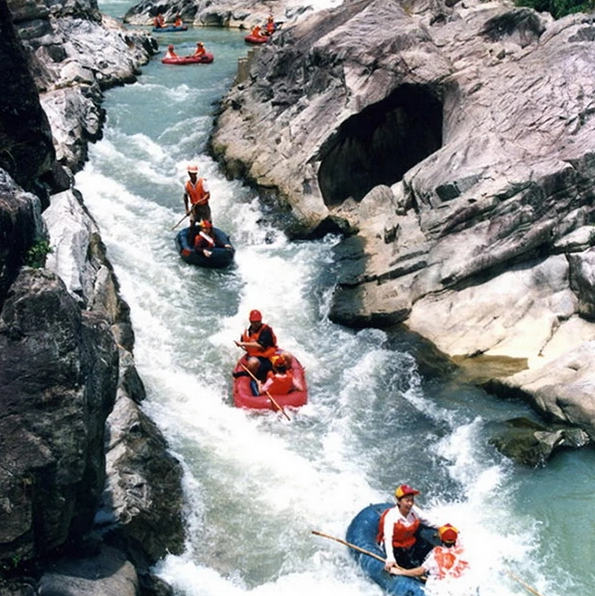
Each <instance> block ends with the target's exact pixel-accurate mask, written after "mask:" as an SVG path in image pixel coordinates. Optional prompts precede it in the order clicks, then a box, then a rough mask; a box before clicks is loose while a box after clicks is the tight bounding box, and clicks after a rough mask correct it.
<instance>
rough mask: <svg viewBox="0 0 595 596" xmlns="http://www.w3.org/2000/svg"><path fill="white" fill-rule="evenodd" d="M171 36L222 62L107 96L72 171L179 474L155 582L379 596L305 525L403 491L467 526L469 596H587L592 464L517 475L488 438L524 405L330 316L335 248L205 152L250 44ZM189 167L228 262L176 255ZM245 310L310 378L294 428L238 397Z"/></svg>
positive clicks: (568, 460)
mask: <svg viewBox="0 0 595 596" xmlns="http://www.w3.org/2000/svg"><path fill="white" fill-rule="evenodd" d="M120 6H123V7H124V4H122V5H120V4H117V5H116V4H110V7H112V8H111V9H113V10H119V7H120ZM125 6H128V4H126V5H125ZM113 7H116V8H113ZM111 9H110V10H111ZM124 11H125V8H123V10H122V11H120V14H122V13H123V12H124ZM114 14H116V13H114ZM172 36H175V38H174V39H175V44H176V49H177V50H178V49H179V48H185V47H187V48H188V50H189V52H188V53H190V51H191V48H193V47H194V44H195V43H196V41H198V39H200V40H202V41H204V42H205V44H206V46H207V49H208V50H209V51H212V52H213V53H214V55H215V61H214V62H213V64H210V65H194V66H185V67H175V66H174V67H171V66H165V65H162V64H161V63H160V61H159V57H156V58H155V59H154V60H152V61H151V63H149V64H148V65H147V66H146V67H145V68H144V71H143V75H142V76H141V77H140V79H139V81H138V82H137V83H135V84H133V85H129V86H127V87H123V88H119V89H113V90H111V91H109V92H108V93H107V94H106V102H105V107H106V109H107V113H108V121H107V126H106V129H105V135H104V138H103V139H102V140H101V141H100V142H99V143H97V144H95V145H94V146H93V147H92V148H91V151H90V161H89V163H88V164H87V166H86V168H85V169H84V170H83V171H82V172H81V173H80V174H79V175H77V186H78V187H79V188H80V189H81V191H82V192H83V194H84V197H85V202H86V204H87V205H88V207H89V209H90V211H91V213H92V214H93V216H94V217H95V218H96V220H97V222H98V224H99V226H100V228H101V231H102V236H103V239H104V241H105V243H106V245H107V249H108V255H109V257H110V259H111V261H112V263H113V264H114V267H115V270H116V273H117V275H118V278H119V280H120V282H121V286H122V292H123V294H124V297H125V298H126V300H127V301H128V303H129V304H130V306H131V309H132V319H133V324H134V327H135V332H136V349H135V356H136V360H137V364H138V367H139V371H140V373H141V375H142V377H143V380H144V381H145V383H146V386H147V391H148V400H147V402H146V403H145V406H144V407H145V409H146V411H147V412H148V413H149V414H150V415H151V416H152V417H153V418H154V419H155V420H156V421H157V423H158V424H159V426H160V428H161V429H162V430H163V432H164V433H165V435H166V436H167V438H168V441H169V442H170V445H171V448H172V450H173V451H174V453H175V454H176V455H177V456H178V457H179V458H180V460H181V461H182V463H183V465H184V468H185V490H186V498H187V511H186V519H187V529H188V542H187V549H186V552H185V553H184V554H183V555H182V556H178V557H174V556H170V557H168V558H167V559H166V560H165V561H163V562H162V563H161V564H160V565H159V566H158V568H157V569H156V571H157V572H158V573H159V574H160V575H161V576H162V577H164V578H165V579H166V580H168V581H169V582H171V583H172V585H174V587H175V589H176V593H177V594H178V595H180V596H182V595H184V596H198V595H200V596H230V595H231V596H234V595H235V594H238V595H240V594H241V595H244V594H246V593H251V594H255V595H259V596H260V595H263V596H266V595H269V594H275V596H278V595H279V594H281V595H284V594H286V595H288V596H294V595H295V596H297V595H298V594H300V596H302V595H303V593H304V592H305V591H307V592H308V593H309V594H310V595H311V596H315V595H318V594H320V595H321V596H322V595H323V594H324V595H325V596H328V594H329V593H331V594H341V595H342V596H352V595H353V596H355V595H357V596H363V595H366V596H368V595H369V596H372V595H379V594H380V590H379V588H377V587H376V586H375V585H373V584H371V583H370V582H369V581H367V580H366V579H365V578H364V577H363V576H362V575H361V574H360V573H359V571H358V569H357V568H356V567H354V566H353V564H352V562H351V559H350V558H349V556H348V553H347V552H346V548H345V547H343V546H341V545H339V544H337V543H335V542H333V541H329V540H324V539H323V538H320V537H316V536H314V535H312V534H311V530H318V531H321V532H324V533H326V534H330V535H333V536H336V537H340V538H343V537H344V535H345V530H346V528H347V525H348V524H349V521H350V520H351V518H352V517H353V516H354V515H355V514H356V513H357V512H358V511H359V510H360V509H361V508H363V507H364V506H366V505H368V504H369V503H372V502H383V501H386V500H388V499H390V495H391V494H392V491H393V490H394V487H395V486H396V485H397V484H400V483H401V482H408V483H410V484H413V485H414V486H416V487H418V488H419V489H420V490H421V491H422V495H421V496H420V498H419V504H420V505H421V506H422V507H423V508H424V509H425V510H427V511H428V513H430V514H431V515H433V516H435V517H436V518H437V520H438V521H444V522H446V521H448V522H450V523H453V524H454V525H456V526H457V527H459V529H460V530H461V531H462V536H463V538H464V541H465V544H466V545H467V547H468V549H469V557H470V560H471V563H472V565H473V569H474V574H475V576H476V578H477V582H478V583H479V584H480V585H481V594H482V596H512V595H522V594H529V593H530V592H529V590H527V588H526V587H524V586H523V585H522V584H521V583H520V582H523V583H525V584H526V585H528V586H529V587H531V588H532V589H534V590H535V591H537V592H538V593H539V594H540V595H541V596H567V595H569V594H572V595H573V596H591V594H592V586H593V583H594V582H593V579H594V577H593V572H592V570H591V568H590V562H591V550H590V548H589V547H588V545H590V544H592V540H593V538H592V537H593V533H594V530H595V528H594V519H595V515H594V514H593V505H594V502H595V497H594V496H593V495H594V494H595V492H594V491H595V472H594V470H595V467H594V465H593V464H594V463H595V462H594V458H595V455H594V452H593V451H591V450H589V451H587V450H583V451H577V452H567V453H564V454H561V455H560V456H558V457H556V458H555V459H554V461H553V462H552V463H551V464H550V465H549V466H548V467H547V468H545V469H537V470H531V469H526V468H520V467H518V466H516V465H514V464H512V463H511V462H509V461H507V460H506V459H504V458H503V457H501V456H500V455H499V454H498V453H497V452H496V451H494V450H493V448H491V447H490V446H489V444H488V442H487V438H486V437H487V435H486V431H485V429H486V427H487V426H488V425H489V424H490V423H491V422H493V421H495V420H503V419H506V418H508V417H511V416H517V415H524V414H527V413H528V412H527V409H526V407H525V406H524V405H523V404H519V403H514V402H501V401H498V400H495V399H493V398H492V397H490V396H488V395H486V394H485V393H483V392H482V391H480V390H478V389H476V388H474V387H469V386H464V385H460V384H458V383H456V382H455V381H454V380H452V379H447V378H441V377H439V376H436V375H431V376H430V375H429V374H428V373H426V372H421V370H422V369H421V367H420V365H419V363H418V362H417V361H416V358H415V354H416V350H415V346H414V345H413V344H412V343H411V340H410V339H409V338H408V337H407V336H404V335H402V336H398V335H397V336H394V337H393V336H388V335H387V334H386V333H384V332H382V331H379V330H373V329H370V330H361V331H357V332H356V331H353V330H349V329H345V328H342V327H340V326H337V325H334V324H332V323H331V322H330V321H329V320H328V317H327V314H328V304H329V300H330V296H331V294H332V290H333V285H334V282H335V279H336V268H335V266H334V264H333V259H332V247H333V246H334V244H335V243H336V242H337V241H338V239H337V238H333V237H327V238H325V239H324V240H321V241H317V242H298V243H291V242H288V241H287V239H286V238H285V237H284V235H283V234H282V233H280V232H279V231H278V230H276V229H274V228H272V227H270V226H269V225H268V224H266V223H265V221H266V220H265V219H264V218H263V212H262V209H261V205H260V201H259V198H258V196H255V195H254V194H253V193H252V192H251V191H250V190H249V189H247V188H246V187H244V186H243V185H242V184H241V182H240V181H228V180H227V179H226V178H225V177H224V176H223V175H222V174H221V172H220V171H219V169H218V167H217V164H216V163H214V162H213V161H212V160H211V159H210V157H208V155H206V154H205V145H206V141H207V138H208V134H209V131H210V128H211V125H212V115H213V110H214V107H215V104H214V102H216V101H217V99H218V98H220V97H221V95H222V94H223V93H224V92H225V90H226V89H227V88H228V87H229V85H230V84H231V82H232V80H233V77H234V75H235V72H236V67H237V59H238V57H240V56H243V55H244V54H245V52H246V47H245V45H244V42H243V35H242V34H241V33H239V32H233V31H220V30H215V29H212V30H211V29H204V30H191V31H189V32H187V33H183V34H172ZM164 37H165V36H164ZM170 38H171V36H170ZM170 38H166V39H165V44H167V43H169V39H170ZM179 53H181V52H179ZM190 161H192V162H194V163H197V164H198V165H199V168H200V170H201V175H203V176H205V177H206V178H208V181H209V185H210V188H211V194H212V209H213V216H214V221H215V225H217V226H218V227H221V228H222V229H224V230H225V231H227V232H229V233H230V235H231V237H232V239H233V242H234V244H235V246H236V248H237V259H236V264H235V266H234V267H232V268H231V269H230V270H227V271H209V270H202V269H198V268H193V267H191V266H188V265H186V264H185V263H183V262H182V261H181V260H180V259H179V257H178V255H177V253H176V250H175V246H174V242H173V238H174V235H175V233H176V230H172V229H171V228H172V227H173V226H174V225H175V224H176V222H177V221H178V220H179V219H180V218H181V217H182V216H183V204H182V184H183V181H184V180H185V177H186V174H185V168H186V164H187V163H188V162H190ZM131 238H134V239H135V242H134V243H131V242H130V240H131ZM139 240H140V241H142V243H143V250H142V251H139V250H138V241H139ZM252 308H259V309H261V310H262V311H263V313H264V316H265V320H266V321H267V322H269V323H270V324H271V325H272V326H273V327H274V329H275V332H276V334H277V337H278V338H279V342H280V345H281V346H282V347H284V348H286V349H288V350H290V351H292V352H294V353H295V354H296V355H297V356H298V357H299V358H300V360H301V361H302V362H303V364H304V365H305V367H306V372H307V378H308V382H309V386H310V401H309V403H308V405H307V406H305V407H304V408H302V409H300V410H299V411H291V412H290V413H289V414H290V417H291V421H290V422H288V421H287V420H285V419H284V418H283V417H281V416H280V415H278V414H275V413H268V414H264V415H262V414H260V415H257V414H252V413H249V412H244V411H240V410H237V409H235V408H234V407H233V405H232V400H231V376H230V373H231V370H232V368H233V365H234V363H235V361H236V359H237V358H238V357H239V356H240V353H239V350H238V348H237V347H236V346H235V345H234V343H233V340H234V339H236V338H237V337H238V336H239V334H240V332H241V330H242V328H243V326H244V325H245V324H246V319H247V315H248V312H249V311H250V310H251V309H252ZM423 370H424V371H425V369H423ZM515 578H517V579H515Z"/></svg>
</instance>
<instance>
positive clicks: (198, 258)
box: [176, 228, 235, 269]
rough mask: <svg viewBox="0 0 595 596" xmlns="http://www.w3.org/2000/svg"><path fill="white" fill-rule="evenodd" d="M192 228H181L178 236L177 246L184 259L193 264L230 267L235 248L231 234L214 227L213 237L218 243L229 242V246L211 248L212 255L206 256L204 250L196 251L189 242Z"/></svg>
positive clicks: (209, 266) (219, 267)
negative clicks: (189, 232)
mask: <svg viewBox="0 0 595 596" xmlns="http://www.w3.org/2000/svg"><path fill="white" fill-rule="evenodd" d="M189 230H190V228H184V229H183V230H180V231H179V232H178V234H177V236H176V248H177V249H178V252H179V253H180V257H182V260H184V261H186V263H190V264H191V265H198V266H199V267H208V268H211V269H222V268H223V267H228V266H229V265H231V263H232V261H233V257H234V254H235V249H234V247H233V246H232V244H231V240H230V238H229V236H228V235H227V234H226V233H225V232H223V231H221V230H220V229H219V228H213V237H214V239H215V242H216V243H217V244H222V245H223V244H227V245H229V247H228V248H223V247H222V246H215V247H213V248H212V249H210V250H209V252H210V253H211V254H210V256H206V255H205V254H204V253H203V251H196V250H194V247H191V246H190V243H189V242H188V231H189Z"/></svg>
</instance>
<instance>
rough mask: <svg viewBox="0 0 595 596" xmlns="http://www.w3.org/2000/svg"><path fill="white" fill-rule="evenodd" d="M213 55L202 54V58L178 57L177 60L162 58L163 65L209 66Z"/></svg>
mask: <svg viewBox="0 0 595 596" xmlns="http://www.w3.org/2000/svg"><path fill="white" fill-rule="evenodd" d="M213 60H214V56H213V54H208V53H207V54H203V55H202V56H178V57H177V58H163V59H162V60H161V62H162V63H163V64H209V63H210V62H213Z"/></svg>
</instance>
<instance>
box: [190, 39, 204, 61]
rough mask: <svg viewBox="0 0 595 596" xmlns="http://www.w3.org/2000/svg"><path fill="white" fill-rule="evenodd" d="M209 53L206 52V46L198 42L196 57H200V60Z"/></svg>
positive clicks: (195, 51)
mask: <svg viewBox="0 0 595 596" xmlns="http://www.w3.org/2000/svg"><path fill="white" fill-rule="evenodd" d="M206 53H207V51H206V50H205V46H204V44H203V42H202V41H199V42H197V44H196V50H194V54H193V55H194V56H198V57H199V58H202V57H203V56H204V55H205V54H206Z"/></svg>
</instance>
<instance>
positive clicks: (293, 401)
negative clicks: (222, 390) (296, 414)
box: [233, 356, 308, 411]
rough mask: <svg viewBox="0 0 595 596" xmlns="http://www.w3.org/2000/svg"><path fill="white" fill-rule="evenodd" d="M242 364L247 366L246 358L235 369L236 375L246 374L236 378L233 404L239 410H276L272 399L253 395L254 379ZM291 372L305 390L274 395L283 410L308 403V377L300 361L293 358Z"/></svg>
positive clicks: (241, 359)
mask: <svg viewBox="0 0 595 596" xmlns="http://www.w3.org/2000/svg"><path fill="white" fill-rule="evenodd" d="M242 364H243V365H244V366H246V356H242V358H240V360H239V361H238V363H237V364H236V367H235V369H234V371H233V372H234V375H235V374H236V373H244V374H242V375H240V376H237V377H234V380H233V402H234V404H235V406H236V407H237V408H247V409H250V410H275V411H277V407H276V406H275V404H274V403H273V402H272V401H271V400H270V398H269V397H268V396H267V395H266V394H264V395H254V394H253V393H252V387H251V386H250V381H251V380H252V378H251V377H250V376H249V375H248V373H247V372H246V371H245V370H244V369H243V368H242ZM291 372H292V373H293V376H294V378H295V379H296V380H297V381H298V382H299V383H301V385H302V387H303V388H304V390H303V391H290V392H289V393H285V394H282V395H273V397H274V398H275V401H276V402H277V403H278V404H279V405H280V406H281V407H282V408H288V407H289V408H299V407H300V406H303V405H305V404H306V402H307V401H308V388H307V386H306V376H305V373H304V367H303V366H302V365H301V363H300V361H299V360H298V359H297V358H296V357H295V356H292V363H291Z"/></svg>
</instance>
